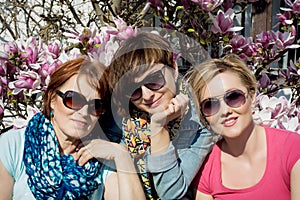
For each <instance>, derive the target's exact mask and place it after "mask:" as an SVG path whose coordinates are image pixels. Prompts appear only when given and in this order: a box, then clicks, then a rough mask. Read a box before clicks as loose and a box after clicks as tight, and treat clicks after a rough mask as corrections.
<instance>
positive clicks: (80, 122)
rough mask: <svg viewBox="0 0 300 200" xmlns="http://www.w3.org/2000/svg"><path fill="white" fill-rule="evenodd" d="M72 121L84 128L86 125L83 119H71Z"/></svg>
mask: <svg viewBox="0 0 300 200" xmlns="http://www.w3.org/2000/svg"><path fill="white" fill-rule="evenodd" d="M73 121H74V124H75V125H76V126H78V127H82V128H84V127H86V125H87V122H85V121H80V120H73Z"/></svg>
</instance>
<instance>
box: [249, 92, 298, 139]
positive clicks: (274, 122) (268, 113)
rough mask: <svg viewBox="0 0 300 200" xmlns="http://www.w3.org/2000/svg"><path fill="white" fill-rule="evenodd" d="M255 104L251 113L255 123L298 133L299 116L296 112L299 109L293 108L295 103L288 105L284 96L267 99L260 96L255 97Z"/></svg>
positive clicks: (265, 96)
mask: <svg viewBox="0 0 300 200" xmlns="http://www.w3.org/2000/svg"><path fill="white" fill-rule="evenodd" d="M256 102H257V103H256V108H255V110H254V113H253V118H254V120H255V121H256V123H258V124H262V125H267V126H271V127H275V128H284V129H287V130H290V131H295V132H298V133H300V126H299V122H300V118H299V117H300V115H299V111H297V110H296V109H298V110H299V108H297V107H296V106H295V103H296V102H295V101H294V102H291V103H290V102H289V100H288V99H287V98H286V97H285V96H280V97H275V96H273V97H268V96H267V95H263V94H260V95H258V96H257V98H256ZM293 113H294V114H293ZM295 113H296V116H295ZM288 121H289V123H288Z"/></svg>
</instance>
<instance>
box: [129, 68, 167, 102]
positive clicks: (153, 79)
mask: <svg viewBox="0 0 300 200" xmlns="http://www.w3.org/2000/svg"><path fill="white" fill-rule="evenodd" d="M145 80H146V81H144V82H146V83H145V84H144V86H145V87H146V88H148V89H150V90H152V91H156V90H159V89H161V88H162V87H163V86H164V85H165V84H166V81H165V78H164V76H163V74H162V72H161V70H160V71H158V72H156V73H154V74H152V75H151V76H149V77H147V78H146V79H145ZM141 97H142V88H141V87H139V88H137V89H136V90H135V91H134V92H133V93H132V95H131V100H133V101H134V100H138V99H139V98H141Z"/></svg>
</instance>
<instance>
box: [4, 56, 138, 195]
mask: <svg viewBox="0 0 300 200" xmlns="http://www.w3.org/2000/svg"><path fill="white" fill-rule="evenodd" d="M104 70H105V68H104V66H103V65H102V64H100V63H96V62H91V61H89V60H88V59H86V58H84V57H79V58H77V59H74V60H71V61H68V62H66V63H64V64H62V65H61V66H59V67H58V68H57V69H56V70H55V72H54V73H53V74H52V75H51V79H50V83H49V85H48V88H47V90H46V92H45V96H44V109H43V112H40V113H37V114H36V115H34V116H33V117H32V118H31V119H30V121H29V122H28V124H27V126H26V128H24V129H20V130H11V131H9V132H7V133H4V134H2V135H1V137H0V146H1V151H0V194H1V195H0V199H102V197H104V199H120V198H123V199H132V198H133V197H139V196H138V195H139V194H141V192H142V189H141V187H139V186H138V185H136V187H135V190H133V189H131V188H129V187H128V185H130V184H132V182H134V183H135V184H136V182H137V180H138V178H137V176H136V174H134V173H131V172H133V171H134V166H133V164H132V161H131V159H130V156H129V154H128V153H127V151H125V150H123V148H122V146H121V145H119V144H116V143H111V142H108V141H105V140H102V139H100V138H101V137H102V136H99V135H101V134H102V135H103V133H101V132H100V131H101V130H100V128H99V125H98V124H97V122H98V119H99V117H101V115H102V114H103V113H104V112H105V98H106V95H107V80H106V79H105V76H103V73H104ZM100 120H101V118H100ZM97 125H98V126H97ZM95 143H97V144H98V145H97V148H100V149H101V154H100V153H99V154H97V155H94V158H92V157H91V156H90V153H91V152H93V151H92V150H93V147H94V144H95ZM86 150H91V151H89V154H87V153H86V152H87V151H86ZM78 154H79V155H80V156H78ZM74 158H75V159H74ZM96 158H97V159H98V160H97V159H96ZM82 159H87V160H86V161H85V162H86V163H85V164H84V165H83V164H82V162H81V160H82ZM99 159H103V160H113V161H114V162H115V164H116V167H117V171H115V170H113V169H110V168H109V167H107V166H105V165H104V164H103V163H102V162H100V160H99ZM118 169H121V170H118ZM104 188H105V190H104ZM140 198H143V196H141V197H140Z"/></svg>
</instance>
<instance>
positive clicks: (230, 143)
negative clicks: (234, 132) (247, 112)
mask: <svg viewBox="0 0 300 200" xmlns="http://www.w3.org/2000/svg"><path fill="white" fill-rule="evenodd" d="M262 129H263V128H262V127H260V126H257V125H254V124H253V125H251V126H249V127H248V128H247V129H245V130H244V133H243V134H241V136H240V137H237V138H224V142H223V143H222V151H223V152H224V153H227V154H230V155H232V156H234V157H240V156H245V157H247V156H251V155H253V153H255V152H257V151H260V149H262V147H263V145H264V141H265V140H264V137H265V135H264V134H263V131H262Z"/></svg>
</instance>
